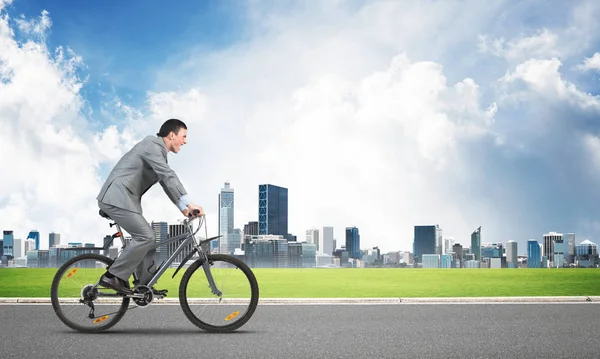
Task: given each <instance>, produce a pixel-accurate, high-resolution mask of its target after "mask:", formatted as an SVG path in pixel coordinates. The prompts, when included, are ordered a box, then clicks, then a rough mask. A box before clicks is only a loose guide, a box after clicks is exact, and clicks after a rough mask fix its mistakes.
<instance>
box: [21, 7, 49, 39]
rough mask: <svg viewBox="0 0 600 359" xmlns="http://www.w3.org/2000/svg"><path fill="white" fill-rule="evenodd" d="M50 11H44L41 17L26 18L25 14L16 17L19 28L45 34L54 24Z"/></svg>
mask: <svg viewBox="0 0 600 359" xmlns="http://www.w3.org/2000/svg"><path fill="white" fill-rule="evenodd" d="M48 15H49V12H48V11H46V10H43V11H42V14H41V15H40V17H39V18H38V19H37V20H36V19H31V20H26V19H25V16H23V15H22V16H21V18H20V19H16V20H15V21H16V23H17V26H18V27H19V30H21V31H23V32H25V33H27V34H32V35H38V36H44V35H45V34H46V31H47V30H48V29H50V27H51V26H52V21H51V20H50V16H48Z"/></svg>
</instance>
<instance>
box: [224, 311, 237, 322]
mask: <svg viewBox="0 0 600 359" xmlns="http://www.w3.org/2000/svg"><path fill="white" fill-rule="evenodd" d="M239 314H240V312H233V313H231V314H229V315H228V316H227V318H225V320H231V319H233V318H235V317H237V316H238V315H239Z"/></svg>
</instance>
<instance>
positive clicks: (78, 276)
mask: <svg viewBox="0 0 600 359" xmlns="http://www.w3.org/2000/svg"><path fill="white" fill-rule="evenodd" d="M112 262H113V260H112V259H110V258H108V257H105V256H102V255H99V254H92V253H88V254H82V255H79V256H76V257H73V258H71V259H69V260H68V261H66V262H65V263H64V264H63V265H62V266H61V267H60V268H59V269H58V271H57V272H56V274H55V275H54V279H53V280H52V287H51V289H50V297H51V300H52V307H53V308H54V312H55V313H56V315H57V316H58V318H59V319H60V320H61V321H62V322H63V323H64V324H65V325H67V326H68V327H69V328H72V329H75V330H77V331H80V332H86V333H92V332H100V331H103V330H107V329H109V328H111V327H112V326H113V325H115V324H117V322H118V321H119V320H121V318H122V317H123V315H125V312H126V311H127V307H128V306H129V298H125V297H123V296H122V295H121V294H118V293H117V292H116V291H114V290H112V289H108V288H103V287H96V284H97V283H98V280H99V279H100V277H101V276H102V274H103V273H104V271H105V270H106V268H107V267H108V266H109V265H110V264H112Z"/></svg>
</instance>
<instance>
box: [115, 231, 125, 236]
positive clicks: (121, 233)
mask: <svg viewBox="0 0 600 359" xmlns="http://www.w3.org/2000/svg"><path fill="white" fill-rule="evenodd" d="M122 235H123V232H117V233H115V237H121V236H122Z"/></svg>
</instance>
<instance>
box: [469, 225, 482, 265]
mask: <svg viewBox="0 0 600 359" xmlns="http://www.w3.org/2000/svg"><path fill="white" fill-rule="evenodd" d="M471 253H473V254H474V255H475V260H476V261H480V260H481V226H479V227H477V229H476V230H475V231H474V232H473V233H471Z"/></svg>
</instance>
